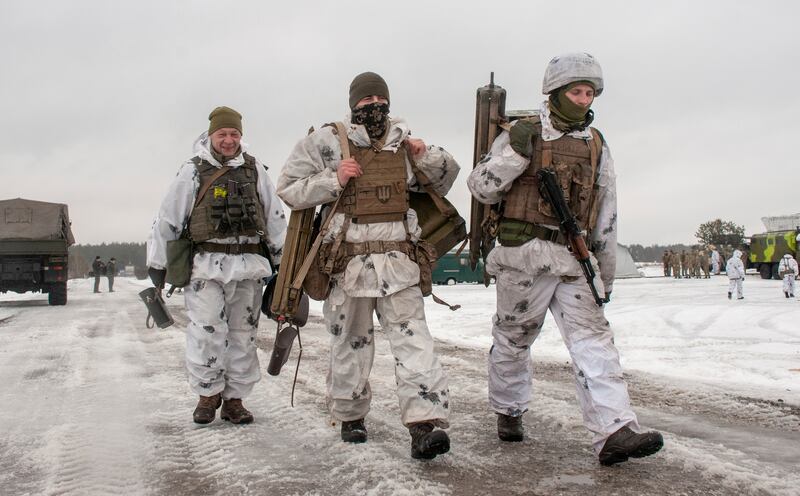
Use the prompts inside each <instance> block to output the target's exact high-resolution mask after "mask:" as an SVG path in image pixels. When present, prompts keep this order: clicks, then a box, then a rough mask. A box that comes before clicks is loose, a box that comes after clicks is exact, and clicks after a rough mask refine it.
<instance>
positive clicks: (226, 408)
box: [219, 398, 253, 424]
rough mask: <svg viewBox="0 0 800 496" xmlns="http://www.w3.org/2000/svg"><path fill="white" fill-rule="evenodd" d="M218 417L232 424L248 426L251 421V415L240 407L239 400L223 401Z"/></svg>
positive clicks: (242, 406)
mask: <svg viewBox="0 0 800 496" xmlns="http://www.w3.org/2000/svg"><path fill="white" fill-rule="evenodd" d="M219 417H220V418H221V419H222V420H227V421H228V422H230V423H232V424H249V423H251V422H252V421H253V414H252V413H250V411H249V410H248V409H247V408H245V407H244V405H242V400H240V399H239V398H231V399H229V400H225V402H224V403H223V404H222V410H220V412H219Z"/></svg>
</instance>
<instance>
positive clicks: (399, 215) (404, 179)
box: [338, 142, 408, 224]
mask: <svg viewBox="0 0 800 496" xmlns="http://www.w3.org/2000/svg"><path fill="white" fill-rule="evenodd" d="M372 153H373V152H372V151H371V149H370V148H358V147H356V146H355V145H354V144H353V143H352V142H350V155H351V156H352V157H353V158H354V159H355V160H356V162H358V163H359V164H363V163H364V157H365V156H366V155H368V154H372ZM338 210H339V211H340V212H343V213H344V214H345V215H346V216H348V217H350V220H351V222H354V223H356V224H370V223H374V222H392V221H398V220H404V219H405V218H406V213H407V212H408V176H407V168H406V151H405V148H400V150H398V151H397V152H396V153H395V152H392V151H386V150H381V151H380V152H378V153H375V154H374V157H373V158H372V160H370V161H369V162H368V163H367V164H366V166H364V167H363V174H362V175H361V176H360V177H352V178H350V181H348V182H347V186H345V188H344V191H343V192H342V201H341V202H340V204H339V209H338Z"/></svg>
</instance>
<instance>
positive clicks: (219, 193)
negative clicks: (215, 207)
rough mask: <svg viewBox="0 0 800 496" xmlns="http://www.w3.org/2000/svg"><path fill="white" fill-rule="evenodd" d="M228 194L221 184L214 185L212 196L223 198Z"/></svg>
mask: <svg viewBox="0 0 800 496" xmlns="http://www.w3.org/2000/svg"><path fill="white" fill-rule="evenodd" d="M226 196H228V191H227V190H226V189H225V188H223V187H222V186H214V198H225V197H226Z"/></svg>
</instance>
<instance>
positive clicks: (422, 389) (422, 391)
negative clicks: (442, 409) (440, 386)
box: [417, 384, 441, 405]
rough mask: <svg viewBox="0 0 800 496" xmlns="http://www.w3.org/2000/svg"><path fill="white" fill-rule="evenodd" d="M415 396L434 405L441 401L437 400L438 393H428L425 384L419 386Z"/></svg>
mask: <svg viewBox="0 0 800 496" xmlns="http://www.w3.org/2000/svg"><path fill="white" fill-rule="evenodd" d="M417 394H418V395H419V396H420V398H422V399H424V400H428V401H430V402H431V403H433V404H434V405H438V404H439V403H441V400H440V399H439V393H437V392H435V391H428V386H426V385H425V384H420V385H419V392H418V393H417Z"/></svg>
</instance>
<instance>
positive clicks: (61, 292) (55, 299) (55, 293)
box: [47, 282, 67, 305]
mask: <svg viewBox="0 0 800 496" xmlns="http://www.w3.org/2000/svg"><path fill="white" fill-rule="evenodd" d="M47 301H48V303H50V304H51V305H66V304H67V283H66V282H57V283H55V284H54V285H53V287H51V288H50V293H48V295H47Z"/></svg>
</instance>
